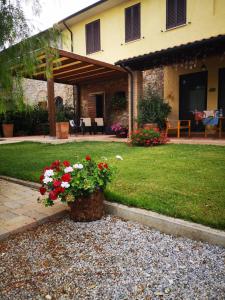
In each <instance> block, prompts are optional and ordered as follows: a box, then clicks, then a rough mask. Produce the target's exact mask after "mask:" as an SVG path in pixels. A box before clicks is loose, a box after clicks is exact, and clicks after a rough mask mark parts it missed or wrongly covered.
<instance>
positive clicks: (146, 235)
mask: <svg viewBox="0 0 225 300" xmlns="http://www.w3.org/2000/svg"><path fill="white" fill-rule="evenodd" d="M0 252H1V254H0V255H1V256H0V299H1V300H3V299H13V300H14V299H22V300H24V299H49V300H50V299H61V300H63V299H79V300H80V299H90V300H94V299H101V300H103V299H104V300H105V299H110V300H111V299H129V300H132V299H135V300H138V299H146V300H147V299H185V300H188V299H225V249H223V248H219V247H216V246H210V245H208V244H204V243H201V242H195V241H191V240H188V239H184V238H175V237H172V236H169V235H166V234H161V233H160V232H158V231H155V230H151V229H149V228H148V227H144V226H141V225H139V224H137V223H134V222H125V221H122V220H120V219H117V218H114V217H110V216H107V217H106V218H104V219H103V220H101V221H97V222H92V223H74V222H72V221H70V220H69V219H68V218H65V219H62V220H60V221H57V222H52V223H47V224H45V225H42V226H39V227H38V228H37V229H36V230H34V231H31V232H26V233H23V234H19V235H17V236H16V237H14V238H11V239H8V240H6V241H4V242H1V243H0Z"/></svg>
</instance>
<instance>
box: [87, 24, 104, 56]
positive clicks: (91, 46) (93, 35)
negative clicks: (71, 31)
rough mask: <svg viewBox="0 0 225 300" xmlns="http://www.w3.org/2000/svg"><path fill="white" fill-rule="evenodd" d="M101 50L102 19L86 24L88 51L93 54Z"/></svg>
mask: <svg viewBox="0 0 225 300" xmlns="http://www.w3.org/2000/svg"><path fill="white" fill-rule="evenodd" d="M100 50H101V43H100V20H97V21H94V22H91V23H89V24H87V25H86V53H87V54H91V53H94V52H97V51H100Z"/></svg>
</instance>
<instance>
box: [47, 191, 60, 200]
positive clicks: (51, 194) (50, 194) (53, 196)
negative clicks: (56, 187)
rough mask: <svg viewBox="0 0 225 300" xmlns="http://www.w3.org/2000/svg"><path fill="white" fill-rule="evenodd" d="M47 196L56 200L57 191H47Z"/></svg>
mask: <svg viewBox="0 0 225 300" xmlns="http://www.w3.org/2000/svg"><path fill="white" fill-rule="evenodd" d="M49 198H50V199H51V200H56V199H57V198H58V195H57V193H56V192H55V191H51V192H50V193H49Z"/></svg>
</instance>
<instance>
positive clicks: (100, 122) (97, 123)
mask: <svg viewBox="0 0 225 300" xmlns="http://www.w3.org/2000/svg"><path fill="white" fill-rule="evenodd" d="M93 131H94V133H96V132H99V131H101V132H102V133H104V132H105V125H104V119H103V118H95V119H94V123H93Z"/></svg>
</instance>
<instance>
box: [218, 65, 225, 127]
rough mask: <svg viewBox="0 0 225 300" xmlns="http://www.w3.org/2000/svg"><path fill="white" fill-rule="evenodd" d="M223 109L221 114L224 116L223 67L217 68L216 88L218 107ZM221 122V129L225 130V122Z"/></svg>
mask: <svg viewBox="0 0 225 300" xmlns="http://www.w3.org/2000/svg"><path fill="white" fill-rule="evenodd" d="M221 108H222V110H223V116H225V68H223V69H219V88H218V109H221ZM222 124H223V130H225V122H223V123H222Z"/></svg>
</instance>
